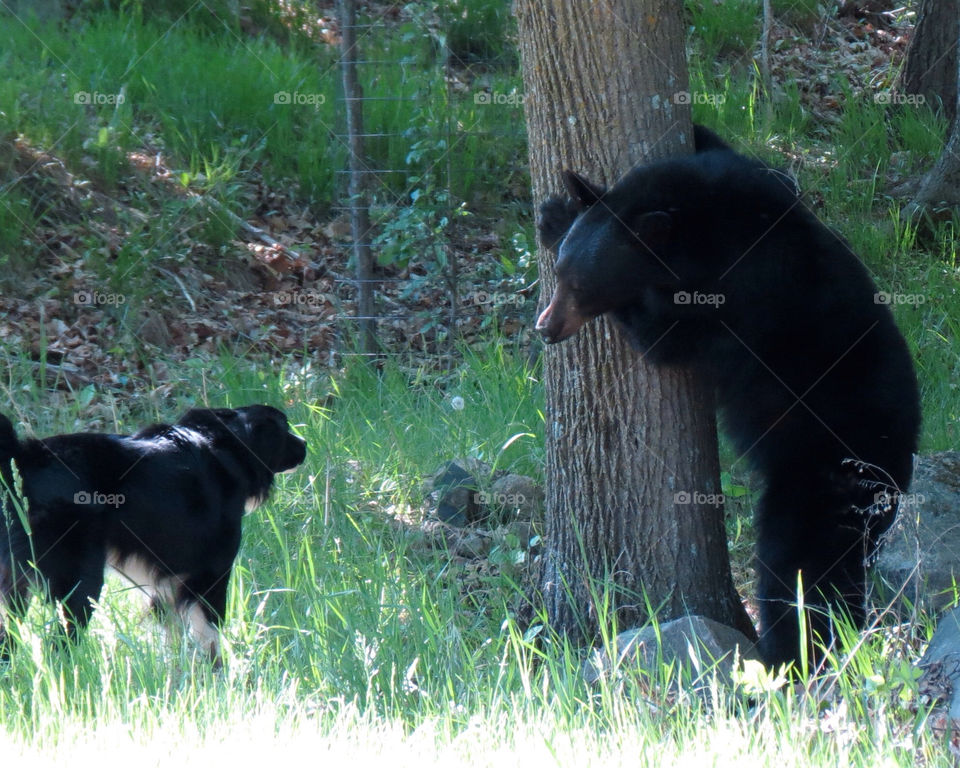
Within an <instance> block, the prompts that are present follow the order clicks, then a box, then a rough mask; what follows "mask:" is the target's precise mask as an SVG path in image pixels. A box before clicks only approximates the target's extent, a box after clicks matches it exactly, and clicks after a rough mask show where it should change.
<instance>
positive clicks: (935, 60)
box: [900, 0, 960, 124]
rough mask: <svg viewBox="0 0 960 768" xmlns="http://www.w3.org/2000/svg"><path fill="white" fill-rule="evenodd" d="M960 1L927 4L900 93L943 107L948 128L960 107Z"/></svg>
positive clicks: (931, 0) (933, 0)
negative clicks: (959, 71)
mask: <svg viewBox="0 0 960 768" xmlns="http://www.w3.org/2000/svg"><path fill="white" fill-rule="evenodd" d="M958 32H960V0H923V3H922V4H921V6H920V12H919V13H918V15H917V25H916V27H914V30H913V38H912V39H911V40H910V48H909V49H908V51H907V59H906V62H905V63H904V66H903V74H902V75H901V80H900V90H901V91H903V92H904V93H910V94H919V95H922V96H923V97H924V98H925V99H926V100H927V101H928V103H930V104H931V106H937V105H942V107H943V114H944V117H946V119H947V122H948V124H952V123H953V121H954V117H955V115H956V107H957V37H958Z"/></svg>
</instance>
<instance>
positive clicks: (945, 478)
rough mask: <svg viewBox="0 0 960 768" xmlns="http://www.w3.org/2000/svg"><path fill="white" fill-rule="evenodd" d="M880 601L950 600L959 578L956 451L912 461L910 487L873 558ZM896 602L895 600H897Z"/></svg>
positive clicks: (936, 605) (931, 605) (959, 464)
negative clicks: (912, 470) (913, 463)
mask: <svg viewBox="0 0 960 768" xmlns="http://www.w3.org/2000/svg"><path fill="white" fill-rule="evenodd" d="M876 573H877V575H878V576H879V579H878V581H879V582H880V589H879V594H878V595H877V597H878V598H879V600H875V601H874V602H879V603H881V604H886V603H892V604H893V605H894V607H900V608H903V607H904V606H903V605H902V600H901V598H905V599H906V601H907V602H908V603H910V604H912V605H913V606H916V607H920V606H922V607H925V608H927V609H929V610H933V611H938V610H942V609H943V608H945V607H947V606H949V605H951V604H952V603H953V602H954V589H953V585H954V583H955V582H956V583H960V453H958V452H955V451H948V452H945V453H936V454H932V455H930V456H922V457H920V458H919V459H918V460H917V464H916V468H915V470H914V477H913V482H912V483H911V485H910V492H909V493H907V494H905V495H904V497H903V499H902V500H901V507H900V513H899V515H898V516H897V520H896V522H895V523H894V524H893V525H892V526H891V527H890V530H889V531H888V532H887V534H886V536H885V542H884V545H883V547H882V548H881V550H880V555H879V557H878V559H877V566H876ZM898 603H900V605H897V604H898Z"/></svg>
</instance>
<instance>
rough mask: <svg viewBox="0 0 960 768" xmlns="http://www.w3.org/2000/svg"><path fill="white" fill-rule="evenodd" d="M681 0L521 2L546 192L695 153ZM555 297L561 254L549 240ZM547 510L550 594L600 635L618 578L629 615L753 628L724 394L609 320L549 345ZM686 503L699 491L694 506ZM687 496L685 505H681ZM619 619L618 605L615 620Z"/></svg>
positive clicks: (536, 172) (543, 587)
mask: <svg viewBox="0 0 960 768" xmlns="http://www.w3.org/2000/svg"><path fill="white" fill-rule="evenodd" d="M682 12H683V3H682V1H681V0H642V1H641V0H633V1H632V2H631V0H607V1H606V2H601V3H596V4H591V5H589V6H587V5H584V4H582V3H578V2H577V0H548V1H547V2H537V1H536V0H517V3H516V14H517V20H518V38H519V41H520V54H521V59H522V62H523V74H524V83H525V92H526V96H525V100H524V105H525V110H526V118H527V130H528V135H529V145H530V173H531V177H532V180H533V193H534V195H533V196H534V200H535V201H536V203H537V204H538V205H539V203H540V202H542V201H543V200H544V199H545V198H546V197H548V196H549V195H551V194H554V193H557V192H560V190H561V186H560V183H561V182H560V171H561V170H562V169H564V168H570V169H573V170H576V171H579V172H583V173H584V174H585V175H586V176H587V177H589V178H591V179H593V180H595V181H602V182H605V183H607V184H612V183H613V182H614V181H615V180H616V179H617V178H618V177H619V176H620V175H622V174H623V173H624V172H626V171H627V170H629V169H630V168H631V167H632V166H634V165H635V164H637V163H638V162H640V161H646V160H651V159H655V158H660V157H666V156H669V155H674V154H678V153H682V152H685V151H692V144H693V133H692V129H691V124H690V111H689V107H688V106H687V103H688V102H689V99H684V98H677V95H678V94H680V93H683V92H685V91H686V88H687V70H686V62H685V58H684V50H685V46H684V25H683V18H682ZM540 274H541V281H542V286H543V288H542V294H543V295H544V296H545V297H549V296H550V293H551V291H552V289H553V284H554V276H553V265H552V257H551V256H550V254H549V253H548V251H547V250H546V249H545V248H543V247H541V249H540ZM544 368H545V370H544V382H545V387H546V396H547V413H546V448H547V458H546V482H547V516H546V531H545V537H544V538H545V550H544V554H543V556H542V558H541V561H540V562H541V565H540V573H539V575H538V577H537V578H538V582H539V583H538V585H537V586H538V597H539V600H540V601H542V606H543V608H544V610H545V611H546V614H547V617H548V619H549V621H550V623H551V625H552V626H553V627H554V628H555V629H557V630H559V631H561V632H565V633H567V634H573V635H580V636H587V637H589V636H590V635H591V634H592V633H593V632H595V630H596V628H597V620H598V618H600V616H598V614H599V613H600V610H601V606H599V605H597V601H596V598H597V597H599V596H601V595H602V593H603V591H604V590H605V589H610V588H612V592H608V593H607V596H608V597H609V598H610V599H611V600H612V602H613V605H614V606H615V609H616V614H617V618H618V624H619V626H621V627H626V626H630V625H632V624H636V623H639V622H640V621H642V620H643V619H645V618H646V616H647V611H646V604H645V601H647V602H648V603H649V605H650V606H652V607H653V608H654V609H659V610H660V613H659V616H660V618H670V617H675V616H677V615H681V614H685V613H698V614H702V615H705V616H708V617H710V618H713V619H715V620H717V621H720V622H723V623H725V624H728V625H731V626H734V627H737V628H738V629H740V630H741V631H744V632H745V633H747V634H748V636H755V632H754V629H753V625H752V623H751V622H750V620H749V617H748V616H747V614H746V612H745V610H744V609H743V606H742V603H741V602H740V599H739V596H738V595H737V593H736V590H735V588H734V586H733V579H732V577H731V574H730V563H729V556H728V552H727V538H726V532H725V529H724V523H723V507H722V503H721V504H715V503H712V502H714V501H715V500H716V499H718V498H719V494H720V487H719V486H720V484H719V471H718V467H719V464H718V459H717V438H716V421H715V416H714V407H713V398H712V394H711V390H710V388H709V387H708V386H705V385H704V382H701V381H699V380H698V379H697V378H695V377H694V375H693V373H692V371H689V370H686V369H678V368H672V369H671V368H652V367H651V366H650V365H649V364H647V363H646V362H645V361H644V360H643V359H642V358H641V356H640V355H638V354H637V353H635V352H634V351H632V350H631V349H630V348H629V347H628V345H627V344H626V342H625V341H624V339H623V338H622V337H621V335H620V334H619V333H618V332H617V331H616V330H615V329H614V328H613V327H612V326H611V325H609V324H608V322H607V320H606V319H605V318H598V319H597V320H595V321H593V322H592V323H589V324H588V325H587V326H585V327H584V328H583V329H581V330H580V332H579V333H578V334H577V335H576V336H574V337H573V338H571V339H569V340H568V341H566V342H563V343H562V344H557V345H550V346H548V347H547V348H546V349H545V351H544ZM686 499H689V500H690V503H683V502H684V501H685V500H686ZM678 502H679V503H678ZM606 618H609V615H607V616H606Z"/></svg>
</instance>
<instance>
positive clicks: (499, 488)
mask: <svg viewBox="0 0 960 768" xmlns="http://www.w3.org/2000/svg"><path fill="white" fill-rule="evenodd" d="M544 498H545V497H544V492H543V488H541V487H540V486H539V485H537V484H536V483H535V482H534V481H533V478H530V477H527V476H526V475H513V474H510V475H504V476H503V477H500V478H497V479H496V480H494V482H493V485H491V486H490V499H489V501H490V506H491V507H493V508H494V510H496V511H498V512H499V513H500V516H501V518H503V513H515V516H516V517H519V518H520V519H521V520H535V519H539V518H541V517H542V516H543V504H544Z"/></svg>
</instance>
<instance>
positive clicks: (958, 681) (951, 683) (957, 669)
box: [917, 608, 960, 721]
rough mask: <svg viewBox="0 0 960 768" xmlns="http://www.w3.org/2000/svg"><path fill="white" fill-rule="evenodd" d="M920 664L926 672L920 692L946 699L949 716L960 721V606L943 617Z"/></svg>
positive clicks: (928, 696) (930, 698) (926, 695)
mask: <svg viewBox="0 0 960 768" xmlns="http://www.w3.org/2000/svg"><path fill="white" fill-rule="evenodd" d="M917 667H919V668H920V669H921V670H922V672H923V674H922V675H921V677H920V680H919V683H918V688H919V691H920V693H921V694H922V695H923V696H924V697H926V698H927V699H928V700H930V701H933V702H943V703H944V704H945V705H946V708H947V714H948V715H949V717H950V718H951V719H952V720H955V721H960V608H954V609H953V610H952V611H950V612H949V613H947V614H945V615H944V617H943V618H942V619H941V620H940V623H939V624H938V625H937V629H936V631H935V632H934V633H933V638H932V639H931V640H930V645H929V646H927V651H926V653H924V654H923V658H922V659H920V661H919V662H918V663H917Z"/></svg>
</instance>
